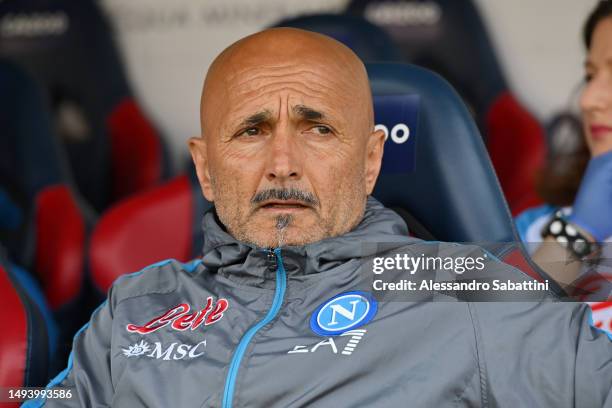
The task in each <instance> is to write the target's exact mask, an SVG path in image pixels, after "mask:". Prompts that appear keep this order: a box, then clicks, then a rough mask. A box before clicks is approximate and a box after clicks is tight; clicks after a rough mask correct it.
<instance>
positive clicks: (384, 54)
mask: <svg viewBox="0 0 612 408" xmlns="http://www.w3.org/2000/svg"><path fill="white" fill-rule="evenodd" d="M274 26H275V27H293V28H301V29H303V30H309V31H315V32H317V33H321V34H325V35H327V36H330V37H332V38H334V39H336V40H338V41H340V42H341V43H343V44H345V45H346V46H348V47H349V48H350V49H352V50H353V52H354V53H355V54H357V55H358V56H359V58H361V59H362V60H363V61H401V54H400V52H399V50H398V49H397V46H396V45H395V44H394V42H393V40H392V39H391V37H389V35H388V34H387V33H386V32H385V31H384V30H382V29H381V28H379V27H378V26H376V25H374V24H372V23H370V22H368V21H367V20H365V19H363V18H362V17H357V16H349V15H345V14H315V15H307V16H300V17H295V18H291V19H286V20H281V21H280V22H278V23H276V24H275V25H274Z"/></svg>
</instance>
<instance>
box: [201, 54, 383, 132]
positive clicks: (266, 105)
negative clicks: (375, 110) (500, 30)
mask: <svg viewBox="0 0 612 408" xmlns="http://www.w3.org/2000/svg"><path fill="white" fill-rule="evenodd" d="M254 45H255V46H254ZM296 105H304V106H308V107H311V108H313V109H316V110H320V111H325V112H327V113H328V116H329V117H330V118H333V119H335V120H337V121H349V120H354V118H355V116H356V115H360V116H361V117H365V118H366V119H367V118H368V116H369V115H371V113H370V112H369V111H370V110H371V95H370V90H369V84H368V79H367V74H366V73H365V69H364V67H363V64H361V62H360V61H359V60H358V59H357V58H356V57H355V56H354V55H351V54H348V53H347V52H346V51H345V50H342V49H335V48H334V47H325V46H318V47H313V46H309V47H306V46H293V47H291V46H289V45H287V44H284V45H283V44H282V42H281V43H280V44H276V48H274V47H271V43H267V44H266V43H264V44H260V46H257V44H249V46H244V47H240V49H239V50H230V51H229V52H227V51H226V52H224V53H223V54H222V55H221V56H220V57H219V58H218V60H216V61H215V63H214V64H213V66H211V69H210V70H209V73H208V75H207V77H206V81H205V86H204V90H203V94H202V112H201V113H202V121H203V127H204V125H207V126H210V125H212V124H213V123H215V122H217V121H218V120H223V121H230V122H231V121H236V120H239V119H240V118H241V117H244V116H246V115H251V114H253V113H255V112H257V111H263V110H265V111H268V112H270V113H272V114H273V115H274V114H276V115H279V114H281V113H282V112H280V111H279V110H280V109H281V106H284V107H285V108H286V110H287V111H291V109H292V108H294V107H295V106H296ZM216 127H217V126H216ZM217 128H218V127H217Z"/></svg>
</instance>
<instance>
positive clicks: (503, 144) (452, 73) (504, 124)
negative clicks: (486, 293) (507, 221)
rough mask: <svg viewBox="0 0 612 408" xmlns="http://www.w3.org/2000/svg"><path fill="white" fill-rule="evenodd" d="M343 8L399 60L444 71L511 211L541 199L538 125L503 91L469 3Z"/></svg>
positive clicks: (380, 1)
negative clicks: (386, 39)
mask: <svg viewBox="0 0 612 408" xmlns="http://www.w3.org/2000/svg"><path fill="white" fill-rule="evenodd" d="M347 12H348V13H349V14H351V15H358V16H363V17H365V18H366V19H367V20H368V21H370V22H372V23H374V24H377V25H379V26H380V27H382V28H384V29H385V31H386V32H388V33H389V34H390V35H391V37H392V38H393V40H394V41H395V43H396V44H397V47H398V48H399V50H400V52H401V54H402V57H403V61H405V62H410V63H413V64H417V65H420V66H423V67H426V68H428V69H431V70H433V71H435V72H437V73H439V74H440V75H442V76H444V78H446V79H447V80H448V81H449V82H450V83H451V84H452V85H453V86H454V87H455V89H457V90H458V91H459V93H460V95H461V96H462V97H463V99H464V101H465V102H466V103H467V104H468V105H469V106H470V108H471V109H472V110H473V111H474V113H475V117H476V120H477V124H478V125H479V127H480V128H481V129H482V130H483V133H482V136H483V137H484V139H485V143H486V145H487V148H488V151H489V154H490V156H491V160H492V162H493V166H494V168H495V171H496V173H497V175H498V178H499V180H500V182H501V186H502V189H503V192H504V194H505V196H506V199H507V200H508V204H509V205H510V209H511V210H512V212H513V214H518V213H519V212H521V211H522V210H524V209H525V208H528V207H529V206H532V205H536V204H538V203H540V202H541V199H540V198H539V197H538V196H537V194H536V190H535V175H536V172H537V171H538V170H539V169H540V167H541V166H542V164H543V160H544V154H545V137H544V130H543V128H542V126H541V125H540V124H539V122H538V121H537V120H536V118H535V117H534V116H533V115H532V114H531V113H530V112H529V111H528V110H527V109H526V108H525V107H524V106H522V105H521V103H520V102H519V101H517V99H516V98H515V97H514V96H513V94H512V92H511V91H510V90H509V87H508V84H507V81H506V79H505V76H504V73H503V70H502V67H501V65H500V63H499V61H498V58H497V56H496V54H495V50H494V48H493V45H492V43H491V41H490V39H489V35H488V33H487V30H486V27H485V25H484V23H483V21H482V19H481V16H480V14H479V13H478V10H477V8H476V7H475V5H474V4H473V2H472V1H471V0H428V1H422V0H398V1H392V2H391V1H387V0H353V1H352V2H351V3H350V4H349V6H348V8H347Z"/></svg>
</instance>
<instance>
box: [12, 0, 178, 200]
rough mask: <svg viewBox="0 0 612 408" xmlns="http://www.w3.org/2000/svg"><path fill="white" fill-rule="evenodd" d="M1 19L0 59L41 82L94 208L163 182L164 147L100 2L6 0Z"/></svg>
mask: <svg viewBox="0 0 612 408" xmlns="http://www.w3.org/2000/svg"><path fill="white" fill-rule="evenodd" d="M0 21H2V30H0V57H4V58H9V59H11V60H13V61H16V62H18V63H20V64H22V65H23V66H25V67H27V69H28V70H29V71H30V72H31V73H32V74H33V75H34V76H35V77H36V78H37V80H38V81H40V82H41V83H42V84H44V86H45V88H46V90H47V91H48V93H49V95H50V99H51V102H52V106H53V112H54V124H55V125H56V127H57V128H58V129H59V137H60V138H61V140H62V142H63V145H64V147H65V148H66V150H67V156H68V159H69V163H70V168H71V169H72V171H73V174H74V178H75V181H76V186H77V188H78V190H79V191H80V193H81V194H82V196H83V197H84V198H85V199H86V200H87V201H88V202H89V203H90V204H91V205H92V206H93V207H94V208H95V209H96V210H98V211H101V210H102V209H104V208H106V207H107V206H108V204H109V203H111V202H113V201H116V200H117V199H119V198H122V197H125V196H127V195H129V194H131V193H133V192H137V191H142V190H144V189H147V188H149V187H151V186H154V185H155V184H157V183H158V182H159V181H160V180H162V178H163V177H164V175H165V173H167V171H168V169H169V167H168V165H167V164H168V163H167V162H168V160H167V155H166V151H165V149H164V146H163V144H162V141H161V139H160V137H159V135H158V133H157V132H156V131H155V129H154V127H153V126H152V124H151V122H150V121H149V120H148V119H147V118H146V116H145V115H144V114H143V112H142V110H141V109H140V107H139V105H138V104H137V103H136V102H135V100H134V98H133V97H132V94H131V91H130V89H129V86H128V83H127V80H126V78H125V74H124V72H123V70H122V66H121V62H120V58H119V55H118V53H117V50H116V49H115V45H114V43H113V39H112V33H111V30H110V27H109V25H108V23H107V21H106V20H105V18H104V16H103V15H102V13H101V11H100V10H99V9H98V5H97V1H94V0H83V1H72V0H57V1H47V0H21V1H3V2H0ZM0 157H2V158H3V155H2V153H1V152H0Z"/></svg>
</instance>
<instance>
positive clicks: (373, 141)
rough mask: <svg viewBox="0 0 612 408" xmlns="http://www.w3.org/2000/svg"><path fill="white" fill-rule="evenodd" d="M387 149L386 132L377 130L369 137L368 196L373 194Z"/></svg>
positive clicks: (366, 173) (366, 170)
mask: <svg viewBox="0 0 612 408" xmlns="http://www.w3.org/2000/svg"><path fill="white" fill-rule="evenodd" d="M384 149H385V132H384V131H382V130H381V129H378V130H375V131H374V132H372V133H371V134H370V136H369V137H368V142H367V145H366V167H365V183H366V191H367V193H368V195H370V194H372V190H374V185H376V179H377V178H378V174H379V173H380V166H381V165H382V158H383V151H384Z"/></svg>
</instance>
